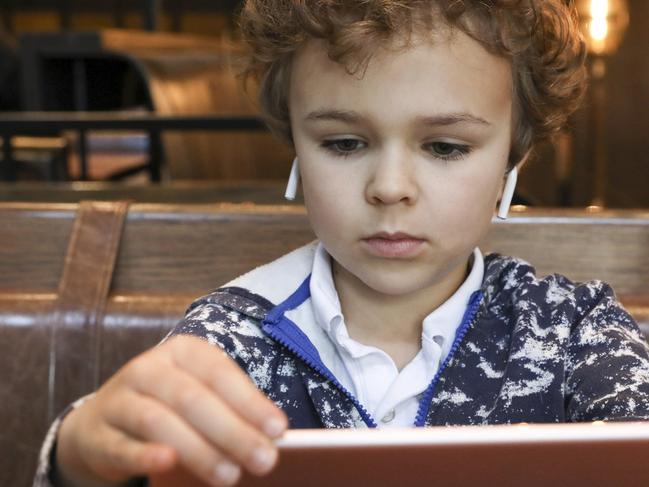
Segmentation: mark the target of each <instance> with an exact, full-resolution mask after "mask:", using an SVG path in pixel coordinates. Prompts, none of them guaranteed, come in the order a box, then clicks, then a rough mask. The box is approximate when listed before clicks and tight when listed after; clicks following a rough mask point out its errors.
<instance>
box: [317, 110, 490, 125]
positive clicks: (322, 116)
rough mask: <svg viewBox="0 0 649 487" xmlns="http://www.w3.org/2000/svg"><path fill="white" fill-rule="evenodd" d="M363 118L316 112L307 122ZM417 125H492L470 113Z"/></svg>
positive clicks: (354, 114)
mask: <svg viewBox="0 0 649 487" xmlns="http://www.w3.org/2000/svg"><path fill="white" fill-rule="evenodd" d="M362 119H363V117H362V116H361V115H360V114H359V113H357V112H354V111H347V110H315V111H313V112H311V113H309V114H308V115H307V116H306V118H305V121H329V120H332V121H339V122H347V123H357V122H359V121H361V120H362ZM416 123H417V124H421V125H437V126H446V125H455V124H458V123H472V124H477V125H487V126H488V125H491V124H490V123H489V122H487V121H486V120H485V119H484V118H480V117H477V116H475V115H472V114H470V113H466V112H459V113H444V114H442V115H433V116H422V117H417V118H416Z"/></svg>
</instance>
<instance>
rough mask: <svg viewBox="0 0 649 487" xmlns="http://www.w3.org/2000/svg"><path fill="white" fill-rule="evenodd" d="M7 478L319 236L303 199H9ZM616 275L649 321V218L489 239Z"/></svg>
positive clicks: (4, 246)
mask: <svg viewBox="0 0 649 487" xmlns="http://www.w3.org/2000/svg"><path fill="white" fill-rule="evenodd" d="M0 228H2V230H1V232H2V239H1V240H0V370H2V374H3V375H2V386H1V387H0V405H1V406H0V424H2V429H3V431H2V434H1V435H0V485H2V486H5V485H6V486H23V485H30V482H31V479H32V476H33V473H34V469H35V465H36V458H37V454H38V449H39V447H40V444H41V442H42V440H43V436H44V434H45V432H46V430H47V427H48V425H49V423H50V421H51V420H52V419H53V417H55V416H56V415H57V414H58V413H60V412H61V410H62V409H63V408H64V407H65V406H66V405H67V404H69V403H70V402H71V401H72V400H74V399H76V398H77V397H79V396H81V395H84V394H87V393H88V392H90V391H92V390H94V389H95V388H97V387H98V386H99V385H100V384H101V383H102V382H104V381H105V380H106V379H107V378H108V377H110V376H111V375H112V374H113V373H114V372H115V371H116V370H117V369H118V368H119V367H120V366H121V365H123V364H124V363H125V362H126V361H128V360H129V359H130V358H131V357H133V356H135V355H136V354H138V353H139V352H141V351H143V350H145V349H147V348H149V347H151V346H153V345H155V344H156V343H157V342H158V341H159V340H160V339H161V338H162V337H163V336H164V335H165V334H166V333H167V332H168V331H169V330H170V329H171V328H172V327H173V326H174V324H175V323H176V322H177V321H178V320H179V319H180V318H181V317H182V316H183V314H184V311H185V309H186V307H187V306H188V305H189V304H190V303H191V302H192V301H193V300H194V299H195V298H197V297H199V296H201V295H203V294H205V293H208V292H209V291H210V290H212V289H214V288H216V287H218V286H219V285H221V284H223V283H225V282H227V281H229V280H231V279H232V278H234V277H236V276H237V275H240V274H242V273H243V272H245V271H247V270H249V269H251V268H253V267H255V266H258V265H260V264H262V263H264V262H268V261H270V260H272V259H274V258H276V257H279V256H280V255H282V254H284V253H286V252H287V251H289V250H291V249H293V248H295V247H297V246H299V245H302V244H305V243H307V242H309V241H311V240H312V239H313V238H314V235H313V232H312V231H311V229H310V228H309V226H308V221H307V218H306V214H305V211H304V208H303V207H301V206H282V205H253V204H218V205H169V204H155V205H152V204H132V205H129V204H128V203H126V202H121V201H117V202H106V201H104V202H97V201H95V202H82V203H79V204H76V203H75V204H36V203H0ZM481 248H482V249H483V251H485V252H486V251H498V252H500V253H504V254H510V255H516V256H519V257H522V258H525V259H527V260H528V261H530V262H532V263H533V264H535V265H536V267H537V270H538V271H539V274H546V273H548V272H560V273H563V274H566V275H567V276H569V277H570V278H572V279H574V280H579V281H581V280H587V279H592V278H600V279H603V280H606V281H608V282H610V283H611V284H612V285H613V286H614V288H615V289H616V291H617V292H618V295H619V297H620V299H621V301H622V302H623V303H625V304H626V305H627V307H628V308H629V310H630V311H631V312H632V314H634V315H635V317H636V319H637V320H638V322H639V323H640V324H641V326H643V327H644V330H648V329H649V280H648V277H649V213H638V212H608V213H600V214H588V213H583V212H579V211H567V212H566V211H549V210H548V211H546V210H536V211H525V212H521V213H514V215H512V217H511V218H510V219H509V220H508V221H507V222H498V223H496V224H494V225H493V228H492V230H491V232H490V233H489V235H488V236H487V238H486V240H485V241H484V242H483V244H482V245H481Z"/></svg>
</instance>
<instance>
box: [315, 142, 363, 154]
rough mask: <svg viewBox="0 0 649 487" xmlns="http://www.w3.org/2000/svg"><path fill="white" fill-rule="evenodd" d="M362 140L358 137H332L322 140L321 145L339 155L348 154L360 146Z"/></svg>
mask: <svg viewBox="0 0 649 487" xmlns="http://www.w3.org/2000/svg"><path fill="white" fill-rule="evenodd" d="M362 145H363V142H362V141H360V140H358V139H332V140H325V141H324V142H322V147H324V148H325V149H328V150H330V151H332V152H334V153H336V154H339V155H348V154H350V153H352V152H355V151H357V150H358V149H360V148H362Z"/></svg>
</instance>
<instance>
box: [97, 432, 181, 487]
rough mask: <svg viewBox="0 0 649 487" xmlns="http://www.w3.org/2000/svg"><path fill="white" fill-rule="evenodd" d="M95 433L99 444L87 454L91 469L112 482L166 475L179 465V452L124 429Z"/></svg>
mask: <svg viewBox="0 0 649 487" xmlns="http://www.w3.org/2000/svg"><path fill="white" fill-rule="evenodd" d="M101 430H102V431H101V433H99V432H97V433H95V435H94V436H95V438H96V439H97V441H98V442H99V443H98V444H97V445H96V446H95V447H94V448H92V452H91V453H90V452H86V461H87V463H88V464H89V466H90V467H91V469H92V470H93V471H94V472H96V473H97V474H99V475H100V476H101V477H102V478H104V479H106V480H110V481H123V480H126V479H128V478H132V477H137V476H142V475H149V474H154V473H160V472H165V471H167V470H169V469H171V468H172V467H173V466H174V465H175V464H176V462H177V457H176V453H175V452H174V450H173V449H172V448H171V447H169V446H167V445H162V444H160V445H158V444H154V443H146V442H142V441H140V440H138V439H136V438H133V437H131V436H129V435H127V434H125V433H123V432H122V431H120V430H117V429H114V428H111V427H110V426H105V427H103V428H101Z"/></svg>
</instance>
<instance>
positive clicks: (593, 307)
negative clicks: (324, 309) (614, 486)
mask: <svg viewBox="0 0 649 487" xmlns="http://www.w3.org/2000/svg"><path fill="white" fill-rule="evenodd" d="M314 249H315V245H314V244H310V245H307V246H305V247H302V248H300V249H298V250H296V251H294V252H292V253H290V254H287V255H286V256H284V257H282V258H280V259H278V260H276V261H274V262H272V263H270V264H267V265H265V266H262V267H260V268H258V269H255V270H254V271H252V272H250V273H248V274H245V275H244V276H242V277H240V278H238V279H235V280H234V281H232V282H231V283H229V284H228V285H226V286H225V287H222V288H220V289H218V290H216V291H215V292H213V293H211V294H209V295H207V296H205V297H203V298H201V299H199V300H197V301H196V302H194V303H193V304H192V305H191V307H190V308H189V310H188V312H187V315H186V317H185V319H184V320H183V321H182V322H181V323H180V324H179V325H178V326H177V327H176V328H175V329H174V330H173V332H172V333H171V335H170V336H173V335H177V334H191V335H195V336H199V337H201V338H203V339H206V340H208V341H209V342H210V343H212V344H215V345H219V346H220V347H222V348H223V349H224V350H225V351H226V352H227V353H228V354H229V355H230V356H231V357H232V358H233V359H234V360H236V361H237V362H238V364H239V365H240V366H241V368H242V369H243V370H244V371H245V372H246V373H247V374H248V375H249V376H250V377H251V378H252V380H253V381H254V382H255V384H256V385H257V386H258V387H259V389H261V391H262V392H264V393H265V394H266V395H267V396H268V397H269V398H270V399H272V400H273V401H274V402H275V403H276V404H277V405H278V406H279V407H280V408H282V409H283V410H284V411H285V412H286V414H287V415H288V417H289V421H290V425H291V427H292V428H322V427H326V428H341V427H359V426H361V427H362V426H367V427H374V426H376V421H375V420H374V418H372V417H371V416H370V415H369V414H368V413H367V412H366V410H365V408H363V405H362V404H360V403H359V402H358V401H357V400H356V398H354V397H353V395H352V394H350V393H349V392H348V391H347V390H345V389H344V387H343V386H342V385H341V384H340V383H339V382H338V380H337V379H336V377H334V375H333V374H332V373H331V372H330V371H329V370H328V369H327V367H326V366H325V364H324V363H323V362H322V360H321V359H320V355H319V352H318V350H316V349H315V347H314V346H313V345H312V343H311V342H310V341H309V339H308V338H307V336H306V334H305V333H304V330H305V329H306V327H309V330H310V333H318V332H320V333H324V331H322V330H321V329H320V328H319V327H317V325H316V324H315V318H314V316H313V309H312V305H311V302H310V296H309V285H308V282H309V277H310V270H311V266H312V263H313V253H314ZM311 336H312V335H311ZM332 346H333V345H332ZM623 419H624V420H632V419H636V420H637V419H649V350H648V347H647V343H646V341H645V338H644V337H643V336H642V334H641V332H640V330H639V329H638V327H637V325H636V323H635V322H634V320H633V318H632V317H631V316H630V315H629V314H628V313H627V312H626V311H625V310H624V309H623V308H622V306H621V305H620V304H619V303H618V301H617V300H616V298H615V294H614V293H613V291H612V290H611V288H610V287H609V286H608V285H606V284H604V283H602V282H600V281H591V282H587V283H583V284H576V283H573V282H571V281H570V280H568V279H567V278H565V277H563V276H560V275H551V276H547V277H545V278H543V279H539V278H537V277H536V274H535V270H534V268H533V267H532V266H531V265H530V264H528V263H526V262H524V261H522V260H519V259H514V258H510V257H503V256H500V255H496V254H491V255H488V256H487V257H486V258H485V275H484V280H483V283H482V287H481V290H480V291H478V292H476V293H474V295H473V296H472V298H471V301H470V303H469V306H468V308H467V310H466V312H465V314H464V318H463V320H462V323H461V324H460V326H459V327H458V330H457V333H456V336H455V340H454V343H453V345H452V348H451V351H450V353H449V354H448V356H447V358H446V360H445V361H444V362H443V363H442V364H441V365H440V368H439V371H438V373H437V375H436V376H435V377H434V379H433V380H432V382H431V383H430V384H429V386H428V388H427V389H426V391H425V392H424V393H423V394H422V395H421V398H420V405H419V412H418V414H417V417H416V418H415V419H414V422H413V425H414V426H424V425H427V426H428V425H430V426H432V425H469V424H499V423H517V422H528V423H554V422H569V421H594V420H623Z"/></svg>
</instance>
